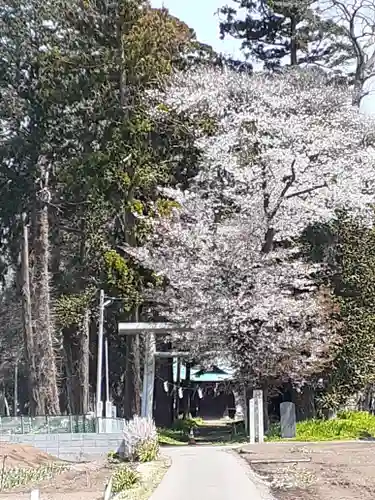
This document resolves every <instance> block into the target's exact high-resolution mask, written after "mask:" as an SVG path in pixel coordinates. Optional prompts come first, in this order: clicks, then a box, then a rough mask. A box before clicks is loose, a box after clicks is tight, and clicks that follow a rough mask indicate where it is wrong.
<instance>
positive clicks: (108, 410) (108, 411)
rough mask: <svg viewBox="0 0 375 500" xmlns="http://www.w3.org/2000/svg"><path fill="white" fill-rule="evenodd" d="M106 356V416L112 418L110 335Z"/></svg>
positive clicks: (105, 343)
mask: <svg viewBox="0 0 375 500" xmlns="http://www.w3.org/2000/svg"><path fill="white" fill-rule="evenodd" d="M104 348H105V349H104V356H105V412H104V414H105V417H106V418H112V402H111V395H110V391H109V355H108V337H106V338H105V341H104Z"/></svg>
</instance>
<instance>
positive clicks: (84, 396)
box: [77, 308, 90, 415]
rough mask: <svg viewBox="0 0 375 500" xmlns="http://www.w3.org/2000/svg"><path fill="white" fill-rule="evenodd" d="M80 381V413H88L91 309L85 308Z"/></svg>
mask: <svg viewBox="0 0 375 500" xmlns="http://www.w3.org/2000/svg"><path fill="white" fill-rule="evenodd" d="M77 363H78V366H77V371H78V381H79V388H80V391H79V393H80V394H79V413H80V414H81V415H86V414H87V413H88V411H89V393H90V391H89V389H90V382H89V363H90V311H89V309H88V308H86V309H85V311H84V314H83V319H82V326H81V331H80V335H79V359H78V361H77Z"/></svg>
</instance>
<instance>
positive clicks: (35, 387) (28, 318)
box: [21, 214, 43, 415]
mask: <svg viewBox="0 0 375 500" xmlns="http://www.w3.org/2000/svg"><path fill="white" fill-rule="evenodd" d="M21 268H22V306H23V307H22V312H23V331H24V344H25V357H26V366H27V371H28V393H29V412H30V415H40V414H41V413H43V407H42V401H41V390H40V387H39V377H38V372H37V363H36V345H35V342H34V332H33V319H32V309H31V290H30V267H29V230H28V226H27V221H26V214H23V246H22V264H21Z"/></svg>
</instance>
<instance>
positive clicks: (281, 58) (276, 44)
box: [219, 0, 341, 69]
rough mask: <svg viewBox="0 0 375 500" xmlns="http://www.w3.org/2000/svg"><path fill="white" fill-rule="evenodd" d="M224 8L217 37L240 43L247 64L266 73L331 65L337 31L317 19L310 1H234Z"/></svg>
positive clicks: (330, 23) (324, 17)
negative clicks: (283, 68) (285, 67)
mask: <svg viewBox="0 0 375 500" xmlns="http://www.w3.org/2000/svg"><path fill="white" fill-rule="evenodd" d="M234 2H235V3H236V4H238V7H237V8H234V7H229V6H224V7H222V8H221V9H220V11H219V12H220V14H223V15H224V20H222V21H221V23H220V31H221V36H222V38H224V37H225V36H227V35H229V36H232V37H234V38H236V39H238V40H241V41H242V48H243V50H244V53H245V54H246V56H247V57H249V58H251V60H254V61H258V62H262V63H263V64H264V67H265V68H267V69H275V68H278V67H280V66H281V65H284V64H290V65H291V66H296V65H300V64H308V65H309V64H320V65H322V64H323V65H324V66H327V65H331V64H332V62H333V57H334V55H335V52H336V51H337V49H338V43H339V42H338V40H337V37H338V36H339V35H340V34H341V28H340V27H339V26H338V25H336V24H335V23H334V22H333V21H332V20H330V19H327V17H326V16H323V15H319V14H318V12H317V11H316V10H315V8H314V4H315V2H313V1H312V0H234Z"/></svg>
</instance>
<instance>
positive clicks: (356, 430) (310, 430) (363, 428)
mask: <svg viewBox="0 0 375 500" xmlns="http://www.w3.org/2000/svg"><path fill="white" fill-rule="evenodd" d="M374 436H375V416H374V415H371V414H370V413H368V412H365V411H343V412H340V413H338V415H337V417H336V418H333V419H330V420H319V419H313V420H305V421H303V422H298V423H297V432H296V437H295V438H294V439H293V440H291V441H340V440H341V441H345V440H351V439H368V438H371V437H374ZM281 440H282V438H281V430H280V424H275V425H273V426H271V429H270V431H269V433H268V435H267V441H281Z"/></svg>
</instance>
